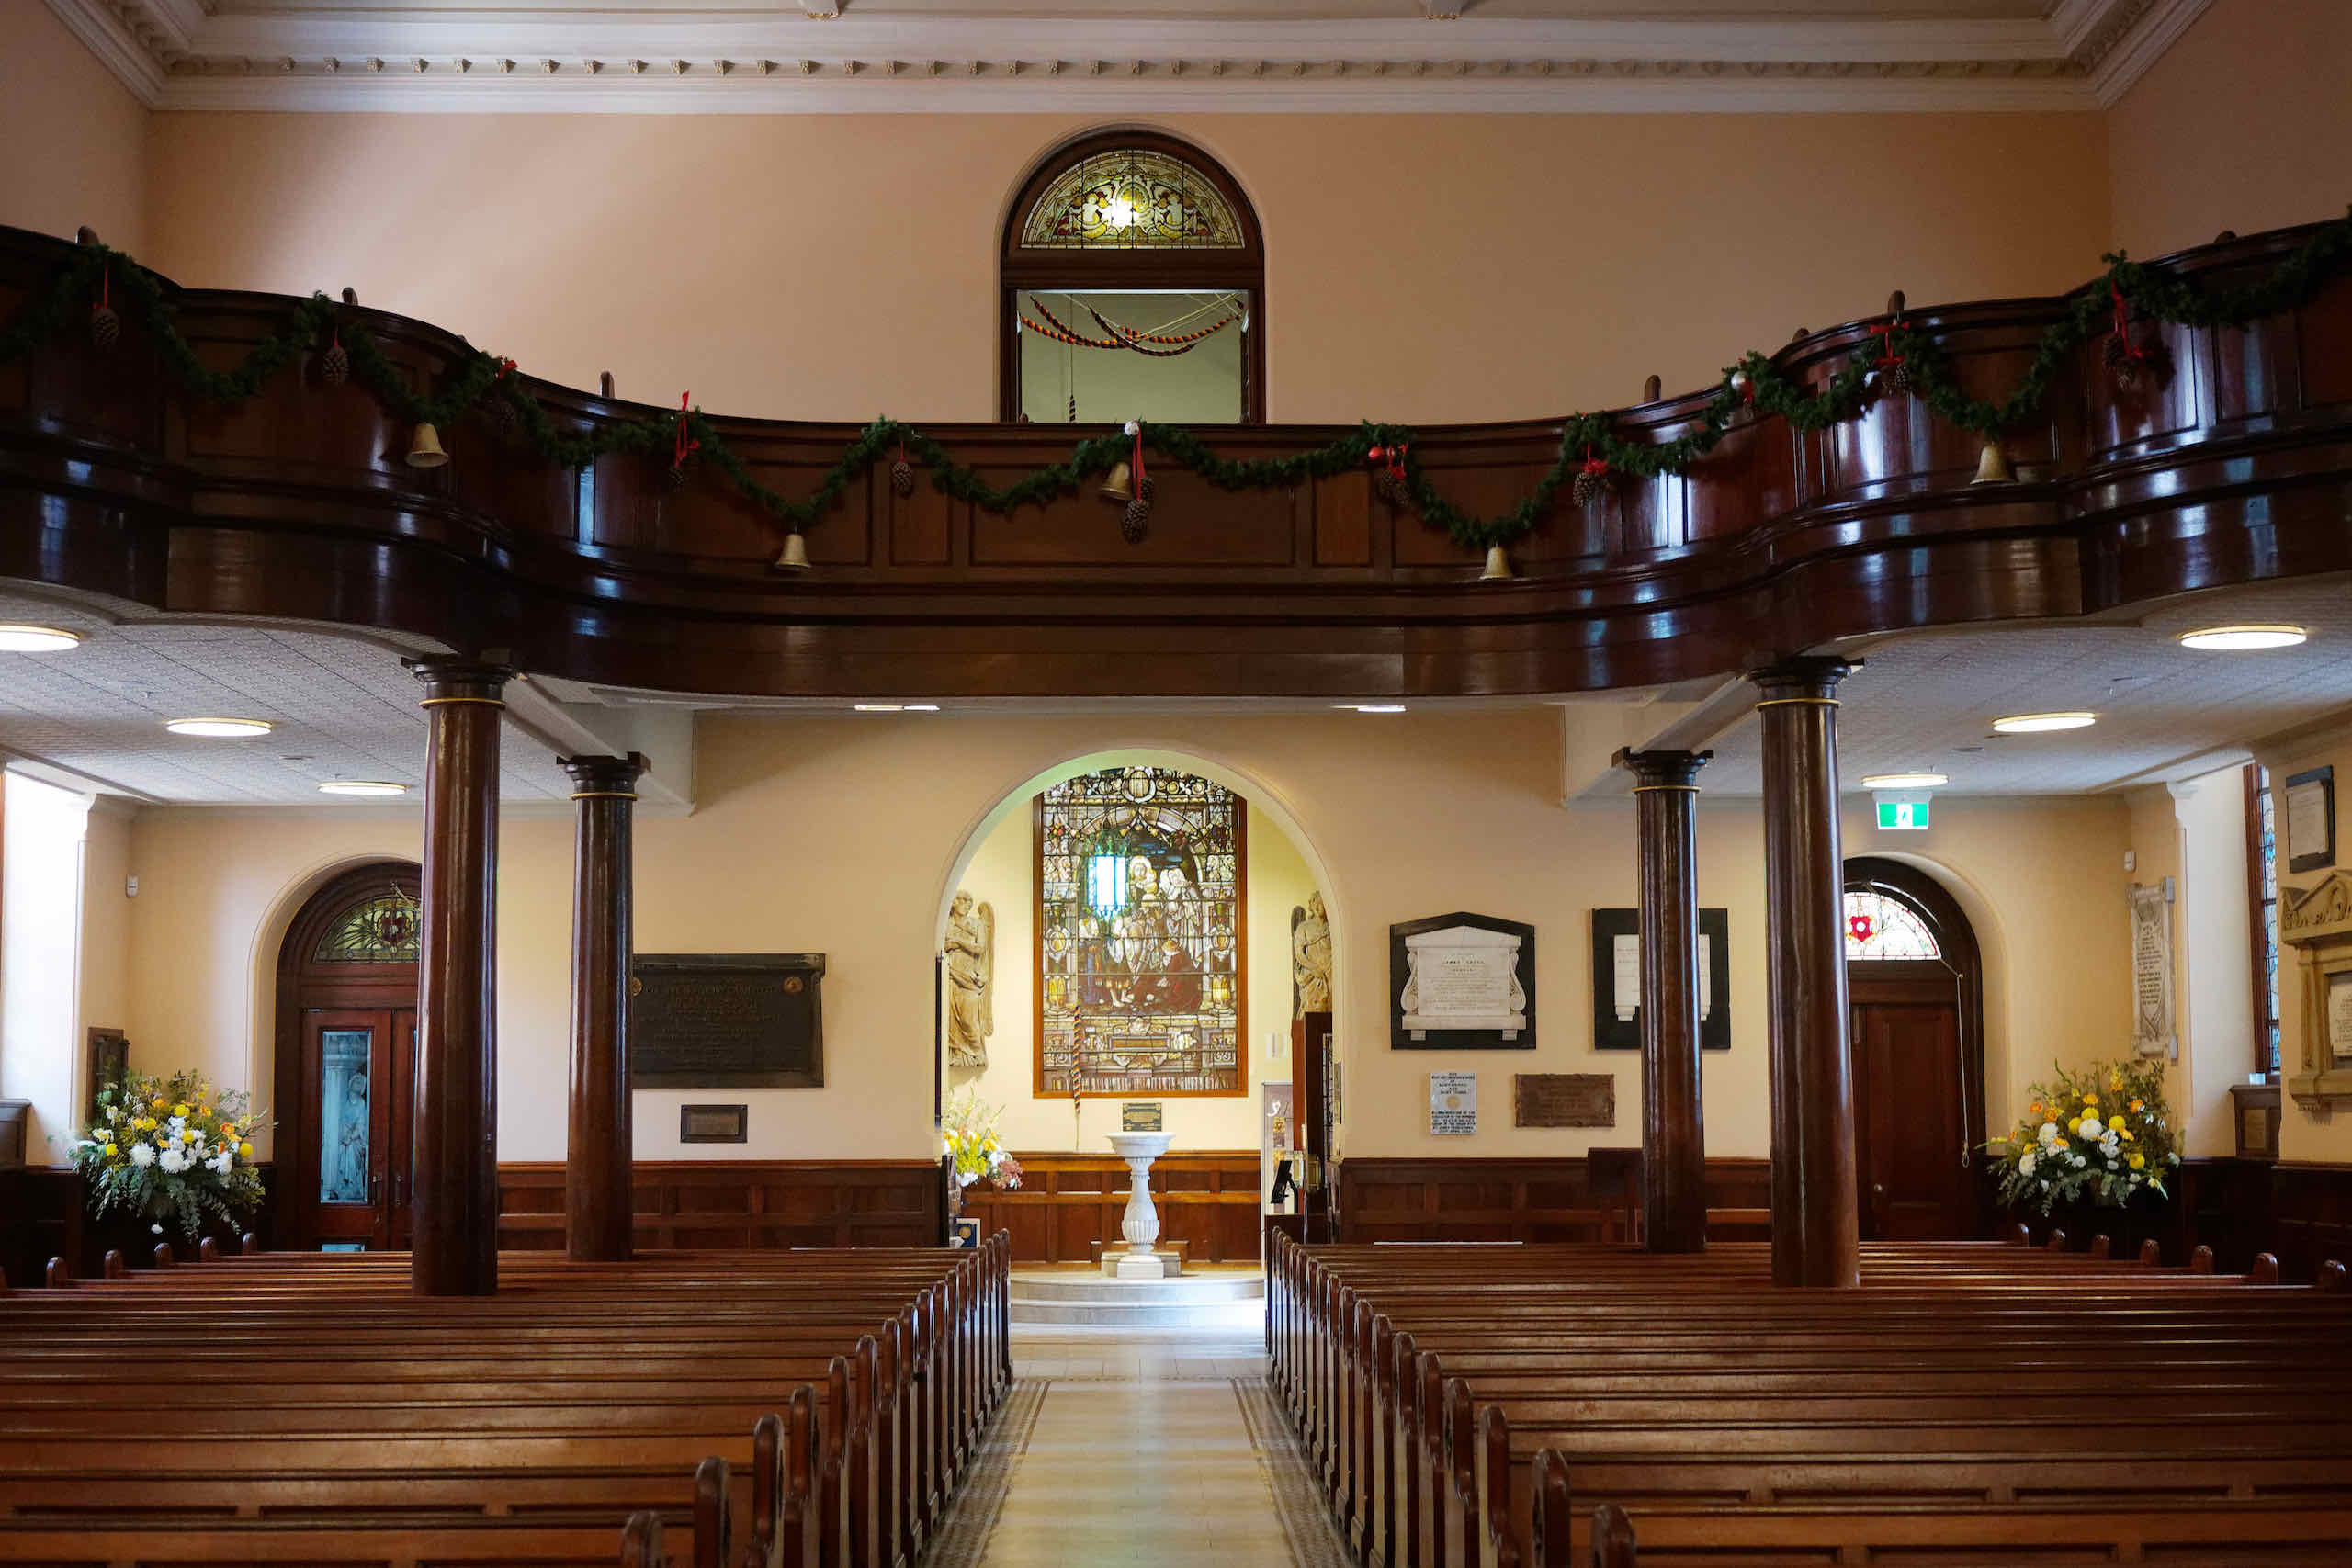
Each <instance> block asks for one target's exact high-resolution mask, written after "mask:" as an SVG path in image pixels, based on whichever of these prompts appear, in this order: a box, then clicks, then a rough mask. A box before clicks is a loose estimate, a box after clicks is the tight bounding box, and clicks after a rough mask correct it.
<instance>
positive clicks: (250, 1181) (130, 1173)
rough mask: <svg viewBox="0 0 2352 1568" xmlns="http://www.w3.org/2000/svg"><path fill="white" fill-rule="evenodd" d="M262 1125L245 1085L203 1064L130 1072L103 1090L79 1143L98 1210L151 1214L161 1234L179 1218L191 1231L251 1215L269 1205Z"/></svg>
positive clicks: (77, 1154)
mask: <svg viewBox="0 0 2352 1568" xmlns="http://www.w3.org/2000/svg"><path fill="white" fill-rule="evenodd" d="M258 1125H260V1123H259V1122H257V1121H256V1119H255V1118H254V1115H253V1113H252V1111H250V1110H249V1109H248V1108H247V1102H246V1099H245V1096H244V1095H243V1094H242V1093H239V1092H237V1091H234V1090H226V1091H224V1090H220V1089H214V1088H213V1087H212V1085H211V1084H209V1083H208V1082H207V1081H206V1080H205V1077H204V1075H202V1074H201V1073H195V1072H181V1073H175V1074H173V1075H172V1076H171V1077H169V1078H168V1079H165V1078H158V1077H153V1076H151V1075H149V1074H146V1073H135V1072H134V1073H126V1074H124V1075H123V1078H122V1081H121V1082H120V1083H119V1084H116V1085H114V1086H112V1087H111V1088H108V1089H101V1090H99V1091H98V1113H97V1115H96V1116H95V1117H94V1118H92V1120H91V1122H90V1125H89V1126H88V1127H87V1128H85V1129H84V1131H83V1134H82V1135H81V1136H80V1137H79V1138H76V1139H75V1140H74V1168H76V1169H77V1170H79V1171H80V1172H81V1173H82V1179H83V1181H84V1182H85V1184H86V1185H87V1187H88V1190H89V1198H90V1212H91V1213H94V1214H97V1215H100V1216H103V1215H106V1214H107V1213H112V1212H114V1211H116V1210H124V1211H127V1212H129V1213H135V1214H141V1215H145V1216H147V1217H148V1218H149V1219H151V1220H153V1221H155V1222H157V1223H155V1224H153V1225H151V1226H150V1229H151V1230H152V1231H153V1232H154V1233H155V1234H157V1235H161V1234H162V1233H163V1225H162V1224H161V1222H162V1221H163V1220H164V1219H165V1218H171V1219H175V1220H176V1221H177V1222H178V1224H179V1228H180V1231H181V1232H182V1234H183V1235H187V1237H188V1238H189V1239H191V1240H193V1239H195V1237H196V1236H197V1235H198V1233H199V1232H200V1231H201V1230H202V1229H203V1227H204V1222H205V1220H206V1219H207V1218H208V1217H209V1218H213V1219H218V1220H222V1221H225V1222H227V1223H229V1224H242V1223H243V1220H244V1219H245V1217H246V1216H248V1215H250V1214H251V1213H253V1212H254V1209H256V1208H258V1207H259V1206H260V1204H261V1198H262V1186H261V1173H260V1172H259V1171H258V1170H256V1169H254V1145H253V1142H252V1138H253V1134H254V1128H255V1127H257V1126H258Z"/></svg>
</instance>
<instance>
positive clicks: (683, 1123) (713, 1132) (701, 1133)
mask: <svg viewBox="0 0 2352 1568" xmlns="http://www.w3.org/2000/svg"><path fill="white" fill-rule="evenodd" d="M751 1132H752V1108H751V1107H750V1106H748V1105H681V1106H680V1107H678V1142H680V1143H682V1144H741V1143H746V1142H749V1141H750V1138H751Z"/></svg>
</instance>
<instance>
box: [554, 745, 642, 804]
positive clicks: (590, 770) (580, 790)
mask: <svg viewBox="0 0 2352 1568" xmlns="http://www.w3.org/2000/svg"><path fill="white" fill-rule="evenodd" d="M556 761H557V762H558V763H559V764H560V765H561V767H562V768H563V771H564V772H565V773H570V774H571V783H572V792H571V798H572V799H574V800H594V799H596V798H598V797H599V796H604V795H616V796H619V797H620V798H622V799H624V800H635V799H636V798H637V781H638V779H639V776H640V775H642V774H645V773H650V772H652V769H653V764H652V763H650V762H649V761H646V760H645V754H644V753H643V752H641V751H631V752H630V753H629V754H628V756H626V757H559V758H557V759H556Z"/></svg>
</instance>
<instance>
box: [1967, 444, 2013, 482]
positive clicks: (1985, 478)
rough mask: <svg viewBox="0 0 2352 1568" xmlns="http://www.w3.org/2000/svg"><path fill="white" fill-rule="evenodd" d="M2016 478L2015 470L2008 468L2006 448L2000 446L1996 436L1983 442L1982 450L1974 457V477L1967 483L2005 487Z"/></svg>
mask: <svg viewBox="0 0 2352 1568" xmlns="http://www.w3.org/2000/svg"><path fill="white" fill-rule="evenodd" d="M2017 477H2018V475H2017V470H2016V469H2015V468H2010V467H2009V452H2008V448H2007V447H2006V446H2002V445H2001V439H2000V437H1999V436H1997V435H1996V436H1995V437H1993V438H1992V439H1991V440H1989V441H1987V442H1985V449H1984V450H1983V451H1982V452H1979V453H1978V454H1977V455H1976V477H1975V478H1974V479H1971V480H1969V481H1968V482H1969V483H1971V484H1979V485H2005V484H2012V483H2014V482H2016V479H2017Z"/></svg>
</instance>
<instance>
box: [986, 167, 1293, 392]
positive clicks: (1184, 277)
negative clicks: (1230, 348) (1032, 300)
mask: <svg viewBox="0 0 2352 1568" xmlns="http://www.w3.org/2000/svg"><path fill="white" fill-rule="evenodd" d="M1128 151H1132V152H1143V153H1148V154H1151V155H1154V156H1157V157H1160V158H1168V159H1172V160H1174V161H1175V162H1177V163H1179V164H1183V165H1184V166H1185V168H1186V169H1187V170H1188V171H1190V172H1191V173H1193V174H1195V175H1199V176H1200V178H1201V180H1202V182H1203V183H1204V185H1205V186H1207V188H1208V189H1209V190H1210V191H1211V192H1214V193H1215V195H1216V197H1217V198H1218V200H1220V201H1221V202H1222V203H1223V204H1224V206H1225V208H1226V209H1227V211H1228V212H1229V213H1230V215H1231V217H1232V221H1233V228H1234V230H1235V231H1236V233H1237V234H1238V238H1239V240H1240V243H1239V244H1238V245H1218V246H1201V247H1197V248H1195V247H1189V246H1168V247H1161V246H1149V245H1146V246H1134V247H1128V246H1118V247H1111V246H1101V247H1096V246H1052V247H1045V246H1032V245H1026V244H1023V233H1024V231H1026V229H1027V227H1028V221H1029V215H1030V213H1031V212H1032V211H1033V210H1034V209H1035V208H1036V206H1037V203H1038V202H1039V201H1040V200H1041V199H1042V198H1043V197H1045V196H1046V194H1047V193H1048V192H1049V191H1050V190H1051V189H1052V188H1053V186H1054V185H1055V183H1056V182H1057V181H1058V180H1059V179H1060V178H1061V177H1062V176H1063V175H1066V174H1069V172H1070V171H1071V170H1072V169H1074V168H1075V167H1077V165H1079V164H1082V163H1084V162H1086V161H1087V160H1088V159H1090V158H1096V157H1100V156H1102V155H1103V154H1105V153H1111V152H1128ZM997 255H998V266H997V283H998V287H997V294H998V306H997V321H998V334H997V335H998V363H997V405H998V417H999V418H1001V419H1003V420H1005V421H1006V422H1008V423H1012V422H1017V421H1018V420H1019V419H1020V418H1021V344H1020V339H1019V336H1018V334H1017V333H1016V332H1015V330H1014V326H1013V322H1014V321H1015V319H1016V318H1017V316H1018V313H1019V310H1020V296H1021V293H1022V291H1023V289H1032V288H1069V289H1100V290H1103V291H1116V290H1120V289H1150V288H1182V289H1199V290H1203V291H1207V290H1211V289H1229V290H1231V291H1233V292H1235V293H1238V294H1244V295H1246V296H1247V299H1248V308H1249V309H1248V317H1247V321H1246V325H1245V326H1244V328H1243V344H1242V351H1241V365H1242V405H1241V419H1240V421H1239V423H1244V424H1263V423H1265V422H1266V332H1265V313H1266V248H1265V239H1264V232H1263V231H1262V230H1261V228H1260V227H1259V223H1258V209H1256V207H1254V206H1253V205H1251V203H1250V197H1249V196H1248V194H1247V193H1246V192H1244V191H1243V190H1242V188H1241V184H1240V182H1239V181H1238V180H1236V179H1235V178H1234V177H1233V175H1231V174H1229V173H1227V170H1226V168H1225V167H1224V165H1223V164H1219V163H1218V162H1217V161H1216V159H1215V158H1212V157H1211V156H1209V154H1208V153H1207V152H1204V151H1203V150H1202V149H1201V148H1199V147H1197V146H1195V145H1193V143H1192V142H1189V141H1184V140H1183V139H1182V138H1181V137H1175V136H1170V135H1168V134H1167V133H1166V132H1164V131H1154V130H1098V131H1091V132H1089V133H1088V134H1086V135H1083V136H1080V137H1078V138H1076V139H1074V140H1072V141H1066V142H1064V143H1062V145H1060V146H1059V147H1057V148H1056V149H1054V151H1053V152H1050V153H1048V154H1047V155H1046V157H1044V158H1042V159H1040V160H1039V161H1038V163H1037V164H1036V166H1035V168H1034V169H1032V170H1031V171H1030V173H1029V175H1028V177H1027V178H1026V179H1024V180H1023V181H1022V183H1021V186H1020V188H1019V190H1017V191H1016V192H1015V193H1014V195H1013V198H1012V206H1011V208H1010V209H1008V210H1007V212H1006V214H1005V219H1004V231H1003V234H1002V236H1001V241H1000V243H999V246H998V251H997Z"/></svg>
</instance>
